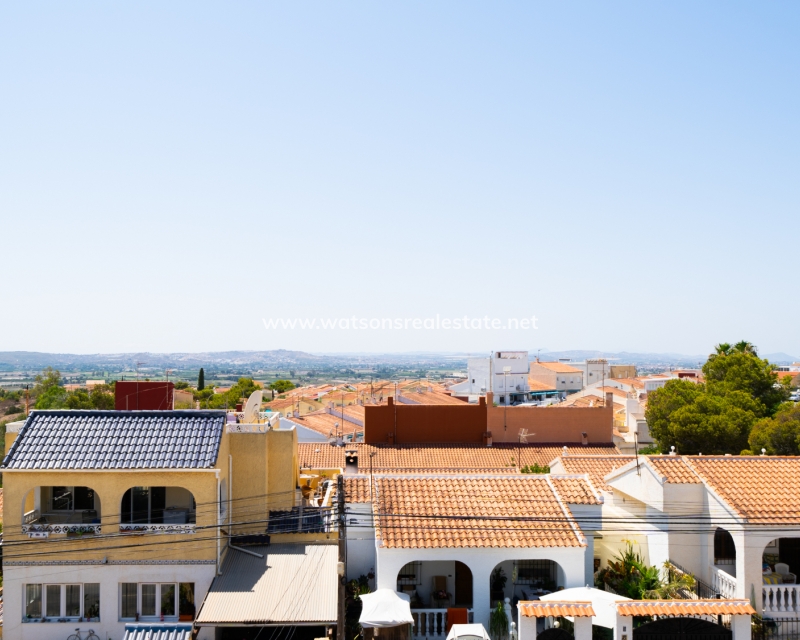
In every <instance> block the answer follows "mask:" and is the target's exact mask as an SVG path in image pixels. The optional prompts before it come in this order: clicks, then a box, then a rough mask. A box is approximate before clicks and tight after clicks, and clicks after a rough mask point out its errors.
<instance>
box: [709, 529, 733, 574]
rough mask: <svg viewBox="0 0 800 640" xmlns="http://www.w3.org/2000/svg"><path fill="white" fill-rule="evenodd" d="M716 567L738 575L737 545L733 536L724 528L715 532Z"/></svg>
mask: <svg viewBox="0 0 800 640" xmlns="http://www.w3.org/2000/svg"><path fill="white" fill-rule="evenodd" d="M714 565H715V566H717V567H719V568H721V569H725V570H726V571H727V572H728V573H730V574H731V575H732V576H735V575H736V545H735V544H734V542H733V536H732V535H731V534H730V533H729V532H727V531H726V530H725V529H723V528H722V527H717V529H716V531H714Z"/></svg>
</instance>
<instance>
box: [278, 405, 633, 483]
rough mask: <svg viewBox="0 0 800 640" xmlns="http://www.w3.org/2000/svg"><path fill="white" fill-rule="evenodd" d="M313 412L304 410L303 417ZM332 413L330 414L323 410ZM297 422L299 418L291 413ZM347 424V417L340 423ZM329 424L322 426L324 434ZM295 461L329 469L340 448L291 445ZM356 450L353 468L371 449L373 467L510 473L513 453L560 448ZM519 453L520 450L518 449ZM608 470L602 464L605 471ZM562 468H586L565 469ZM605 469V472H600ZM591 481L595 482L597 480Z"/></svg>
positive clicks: (558, 449) (340, 461) (364, 464)
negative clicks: (307, 412)
mask: <svg viewBox="0 0 800 640" xmlns="http://www.w3.org/2000/svg"><path fill="white" fill-rule="evenodd" d="M313 415H314V414H311V413H309V414H306V415H305V416H303V419H307V418H308V417H309V416H313ZM329 417H332V416H329ZM293 420H295V421H297V422H298V423H299V424H303V420H302V419H300V418H296V419H293ZM346 424H350V423H346ZM329 430H330V427H328V430H326V431H325V432H324V435H327V434H328V432H329ZM297 447H298V454H299V458H300V464H303V465H305V463H308V464H309V465H310V468H312V469H334V468H341V467H344V465H345V462H344V456H345V454H344V448H342V447H335V446H332V445H330V444H327V443H320V444H317V443H306V442H301V443H299V444H298V445H297ZM351 447H355V448H357V449H358V451H359V457H358V464H359V468H360V469H361V470H362V471H364V470H367V469H369V464H370V459H369V453H371V452H375V454H376V455H375V457H374V458H373V459H372V470H373V472H379V471H380V472H391V473H409V474H415V473H420V472H429V473H434V472H435V473H482V474H485V473H504V474H505V473H516V472H517V468H516V466H515V462H516V458H517V456H518V455H519V457H520V458H522V460H521V463H522V465H532V464H534V463H537V464H540V465H546V464H550V462H551V461H552V460H553V459H554V458H557V457H559V456H560V455H561V454H562V453H563V447H562V446H559V445H555V444H554V445H535V444H529V445H523V446H522V447H520V448H519V453H518V448H517V445H514V444H500V445H495V446H493V447H485V446H483V445H477V444H475V445H467V444H464V445H369V444H361V443H358V444H354V445H349V444H348V448H351ZM567 452H568V454H569V456H568V457H571V456H576V455H584V456H585V455H590V456H602V457H604V458H607V457H614V458H620V454H619V450H618V449H617V448H616V447H614V446H605V447H603V446H588V445H587V446H582V445H575V444H570V445H567ZM520 454H521V455H520ZM628 458H629V457H623V458H620V460H618V461H617V463H616V466H617V467H621V466H622V465H623V464H625V463H626V462H627V461H628ZM611 470H612V467H611V465H610V464H609V466H608V472H609V473H610V472H611ZM568 473H578V474H582V473H588V472H587V471H571V470H570V471H569V472H568ZM603 475H605V474H603ZM593 482H595V486H596V487H597V488H600V487H601V486H602V483H601V484H599V485H598V484H597V483H596V481H594V480H593Z"/></svg>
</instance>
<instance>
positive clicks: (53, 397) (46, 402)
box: [33, 367, 67, 409]
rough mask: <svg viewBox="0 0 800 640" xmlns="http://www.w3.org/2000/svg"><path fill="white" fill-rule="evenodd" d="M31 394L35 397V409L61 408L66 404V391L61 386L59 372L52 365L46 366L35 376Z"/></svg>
mask: <svg viewBox="0 0 800 640" xmlns="http://www.w3.org/2000/svg"><path fill="white" fill-rule="evenodd" d="M35 380H36V385H35V386H34V387H33V395H34V397H35V398H36V403H35V404H34V408H36V409H63V408H64V407H65V406H66V404H65V403H66V400H67V391H66V389H64V387H62V386H61V373H60V372H59V371H58V370H57V369H53V367H47V368H46V369H45V370H44V371H42V373H40V374H39V375H37V376H36V378H35Z"/></svg>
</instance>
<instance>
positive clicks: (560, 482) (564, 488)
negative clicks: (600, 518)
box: [550, 476, 601, 504]
mask: <svg viewBox="0 0 800 640" xmlns="http://www.w3.org/2000/svg"><path fill="white" fill-rule="evenodd" d="M550 481H551V482H552V483H553V486H554V487H555V488H556V491H558V495H559V496H561V499H562V500H563V501H564V502H566V503H567V504H601V502H600V498H599V496H598V495H597V492H596V491H595V489H594V487H592V485H591V484H590V483H589V480H588V479H586V478H578V477H575V476H551V477H550Z"/></svg>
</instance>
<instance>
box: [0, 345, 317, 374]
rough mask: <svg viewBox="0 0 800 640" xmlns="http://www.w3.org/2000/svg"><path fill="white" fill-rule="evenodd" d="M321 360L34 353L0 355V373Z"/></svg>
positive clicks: (277, 355)
mask: <svg viewBox="0 0 800 640" xmlns="http://www.w3.org/2000/svg"><path fill="white" fill-rule="evenodd" d="M325 359H326V358H325V357H324V356H315V355H312V354H310V353H305V352H304V351H287V350H285V349H276V350H274V351H216V352H208V353H149V352H142V353H93V354H81V355H78V354H73V353H38V352H35V351H0V367H1V368H4V369H9V368H12V369H39V368H42V367H47V366H50V367H56V368H63V369H71V368H84V369H86V368H103V367H110V368H114V369H119V368H120V367H122V368H124V369H127V370H133V369H135V368H136V363H137V362H141V363H143V365H142V366H147V367H157V368H172V367H174V368H181V369H190V368H193V367H203V366H209V365H216V366H226V365H229V366H232V367H236V366H237V365H238V366H241V365H248V366H254V365H255V366H258V365H264V366H276V365H283V366H285V365H287V364H312V363H320V362H324V361H325Z"/></svg>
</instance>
